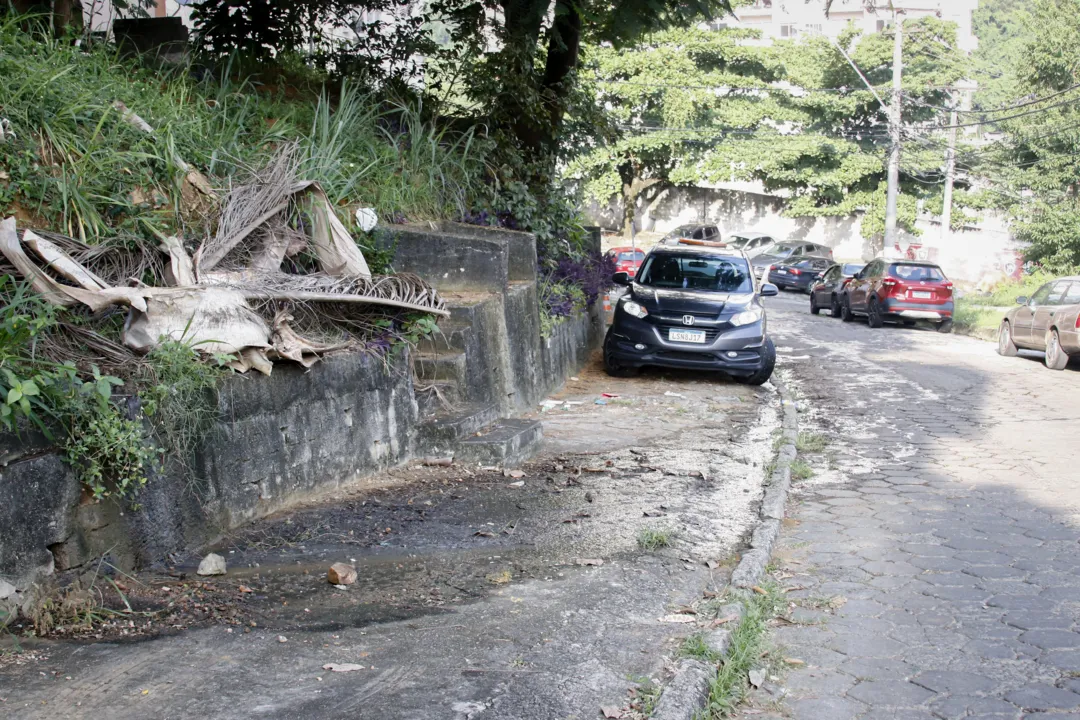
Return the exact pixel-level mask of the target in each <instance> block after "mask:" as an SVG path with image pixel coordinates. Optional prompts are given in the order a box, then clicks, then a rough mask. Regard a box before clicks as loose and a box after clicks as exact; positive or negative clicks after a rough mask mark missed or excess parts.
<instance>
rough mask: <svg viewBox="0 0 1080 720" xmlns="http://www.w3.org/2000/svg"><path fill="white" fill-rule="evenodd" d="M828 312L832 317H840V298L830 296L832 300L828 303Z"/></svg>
mask: <svg viewBox="0 0 1080 720" xmlns="http://www.w3.org/2000/svg"><path fill="white" fill-rule="evenodd" d="M829 314H831V315H832V316H833V317H834V318H838V317H840V299H839V298H838V297H836V296H835V295H833V296H832V300H831V301H830V303H829Z"/></svg>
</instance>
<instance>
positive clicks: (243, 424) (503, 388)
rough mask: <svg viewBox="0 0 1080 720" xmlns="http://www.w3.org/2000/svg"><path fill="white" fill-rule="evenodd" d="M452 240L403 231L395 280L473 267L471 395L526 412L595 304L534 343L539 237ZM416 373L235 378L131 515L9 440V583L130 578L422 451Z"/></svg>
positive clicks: (2, 467)
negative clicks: (79, 573)
mask: <svg viewBox="0 0 1080 720" xmlns="http://www.w3.org/2000/svg"><path fill="white" fill-rule="evenodd" d="M450 230H451V231H452V233H453V234H447V233H445V232H440V231H436V232H434V233H432V231H430V230H428V231H426V232H420V231H418V230H409V231H407V232H406V234H404V235H401V236H400V237H399V245H398V248H399V257H400V259H401V260H402V261H407V262H403V264H404V265H407V266H408V267H401V268H399V270H409V271H412V272H420V273H421V274H422V275H426V276H428V278H429V280H432V281H433V282H434V284H435V285H436V286H437V287H440V289H442V285H443V283H442V282H440V280H439V278H437V277H435V275H437V274H438V270H439V269H440V268H444V267H445V266H446V259H447V258H448V257H453V258H455V259H463V260H467V261H468V262H467V263H465V264H463V265H459V266H458V267H459V268H460V267H465V268H467V271H466V272H459V273H458V276H464V277H465V278H467V282H466V283H465V284H464V286H465V287H468V288H470V290H473V289H475V288H476V286H477V285H478V284H479V285H480V286H481V287H482V288H484V289H485V291H484V292H479V293H476V292H468V293H463V294H459V296H458V299H457V300H456V301H455V302H454V303H452V305H453V313H454V315H453V316H452V317H451V318H450V319H449V320H448V321H444V322H445V324H446V326H447V329H448V330H449V331H450V332H451V333H455V332H456V333H460V334H461V343H460V349H461V350H463V351H464V352H465V353H466V355H467V358H468V363H467V366H466V377H465V385H466V388H465V389H466V390H467V392H468V395H469V397H468V400H469V401H470V402H481V403H491V404H494V405H496V406H497V407H498V411H499V413H500V414H501V415H504V416H506V415H511V414H514V413H516V412H521V411H525V410H529V409H532V408H534V407H535V405H536V403H537V402H538V401H539V400H540V399H542V398H543V397H544V396H545V395H546V394H547V393H549V392H551V391H552V390H554V389H556V388H557V387H559V386H560V385H562V383H563V382H564V381H565V380H566V378H567V377H568V376H569V375H572V374H574V373H575V372H577V371H578V369H579V368H580V367H581V366H582V365H583V364H584V363H585V362H586V360H587V359H588V356H589V353H590V352H591V351H592V350H593V349H594V348H595V347H598V346H599V343H600V341H601V339H602V333H603V322H602V321H601V319H600V313H599V309H596V310H594V311H593V312H591V313H589V314H587V315H583V316H581V317H578V318H570V319H568V320H566V321H565V322H563V323H561V324H559V325H558V326H557V327H556V328H555V330H554V332H553V333H552V335H551V337H550V338H541V336H540V316H539V300H538V297H537V291H536V283H535V275H536V249H535V241H534V239H533V238H532V236H531V235H526V234H524V233H513V232H505V231H499V230H489V229H486V228H471V227H470V226H454V227H452V228H450ZM432 235H436V236H437V237H436V239H435V240H432ZM433 248H434V249H439V248H441V249H445V250H447V254H443V255H440V254H439V253H437V252H434V251H433ZM493 266H494V267H495V269H494V270H492V267H493ZM448 282H449V283H450V284H451V285H455V284H456V283H459V282H460V278H455V279H453V280H448ZM469 298H472V300H470V299H469ZM455 328H456V329H455ZM455 347H458V346H455ZM411 365H412V363H411V357H410V354H409V353H408V352H401V353H399V354H397V355H395V356H394V357H393V358H392V359H391V360H390V361H389V362H384V361H383V360H382V359H380V358H373V357H369V356H366V355H362V354H358V353H341V354H337V355H331V356H328V357H326V358H324V359H323V360H322V361H321V362H319V363H317V364H316V365H315V366H314V367H312V368H311V369H310V370H304V369H303V368H301V367H300V366H297V365H292V364H289V363H277V364H275V366H274V372H273V375H272V376H271V377H269V378H266V377H263V376H260V375H255V374H249V375H235V376H231V377H229V378H227V379H226V380H225V381H224V382H223V383H222V385H221V387H220V388H219V392H218V408H219V411H220V420H219V421H218V422H217V423H216V425H215V427H214V428H213V429H212V431H211V432H210V433H208V435H207V436H206V438H205V440H204V443H203V447H202V449H201V451H200V452H199V453H198V456H197V458H196V459H195V462H194V463H193V467H192V468H191V469H190V471H187V470H185V469H184V468H182V467H178V466H176V465H175V464H171V465H169V466H167V467H164V468H161V469H159V471H157V472H153V473H151V476H150V478H149V482H148V483H147V486H146V488H145V489H144V490H143V491H142V493H141V494H140V495H139V497H138V498H137V503H138V505H137V506H134V507H133V506H128V505H124V504H121V503H118V502H116V501H113V500H105V501H102V502H95V501H93V500H92V499H91V498H89V497H88V496H86V494H85V493H84V492H83V490H82V487H81V486H80V484H79V482H78V480H77V479H76V477H75V474H74V473H73V472H72V471H71V469H70V468H69V467H68V466H67V465H65V464H64V463H63V462H62V460H61V458H60V457H59V456H58V455H57V454H56V453H55V452H54V451H53V450H52V449H51V448H50V447H49V444H48V442H47V440H46V439H45V438H43V437H41V436H40V435H34V434H29V435H24V436H23V437H12V436H2V435H0V580H6V581H8V582H10V583H13V584H14V585H15V586H16V587H18V588H25V587H27V586H28V585H30V584H31V583H32V582H34V581H35V580H37V579H38V578H40V577H41V576H43V575H48V574H50V573H52V572H54V571H56V570H67V569H73V568H78V567H80V566H82V565H84V564H86V563H88V562H90V561H92V560H93V559H95V558H96V557H99V556H102V555H108V556H109V559H110V562H112V563H113V564H114V565H116V566H117V567H120V568H121V569H125V570H126V569H131V568H136V567H140V566H147V565H152V564H154V563H157V562H159V561H161V560H162V559H164V558H165V557H167V556H168V555H169V554H170V553H173V552H180V551H186V550H191V549H194V548H197V547H199V546H201V545H204V544H207V543H209V542H211V541H213V540H214V539H216V538H218V537H220V535H221V534H222V533H224V532H227V531H228V530H230V529H233V528H236V527H238V526H240V525H243V524H244V523H247V522H250V521H251V520H253V519H256V518H259V517H262V516H265V515H267V514H269V513H272V512H275V511H278V510H282V509H285V508H288V507H290V506H292V505H294V504H296V503H297V502H300V501H302V500H305V499H308V498H310V497H311V496H312V495H313V494H314V493H318V492H321V491H324V490H327V489H331V488H336V487H339V486H342V485H345V484H353V485H356V484H358V483H363V481H364V479H365V478H371V477H372V476H374V475H375V474H377V473H378V472H379V471H381V470H385V469H386V468H389V467H392V466H395V465H398V464H400V463H402V462H405V461H406V460H408V459H409V458H410V457H412V456H413V454H414V453H415V452H416V451H417V447H418V442H417V437H416V435H417V403H416V398H415V394H414V389H413V374H412V367H411ZM2 599H3V598H0V600H2Z"/></svg>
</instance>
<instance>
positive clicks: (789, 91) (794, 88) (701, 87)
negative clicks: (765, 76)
mask: <svg viewBox="0 0 1080 720" xmlns="http://www.w3.org/2000/svg"><path fill="white" fill-rule="evenodd" d="M594 80H595V81H596V82H599V83H604V84H608V85H631V86H636V87H648V88H668V89H673V90H728V91H734V90H748V91H749V90H753V91H759V90H760V91H764V92H782V93H787V94H789V95H790V94H794V93H797V92H806V93H810V92H832V93H863V92H867V90H863V89H860V88H858V87H854V86H852V87H839V88H807V87H801V86H798V85H792V86H791V87H790V88H780V87H775V86H772V85H766V86H761V87H739V86H736V85H679V84H674V83H646V82H637V81H635V80H605V79H603V78H600V77H596V78H594Z"/></svg>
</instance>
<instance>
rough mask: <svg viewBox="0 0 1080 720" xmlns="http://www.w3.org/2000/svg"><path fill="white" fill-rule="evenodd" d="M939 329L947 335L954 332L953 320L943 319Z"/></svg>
mask: <svg viewBox="0 0 1080 720" xmlns="http://www.w3.org/2000/svg"><path fill="white" fill-rule="evenodd" d="M937 331H938V332H939V333H945V334H946V335H947V334H949V333H951V332H952V320H942V321H941V322H939V323H938V326H937Z"/></svg>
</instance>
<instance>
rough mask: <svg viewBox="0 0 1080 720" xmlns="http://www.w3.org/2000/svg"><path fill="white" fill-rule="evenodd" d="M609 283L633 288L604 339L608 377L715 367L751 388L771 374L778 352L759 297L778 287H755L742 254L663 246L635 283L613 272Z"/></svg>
mask: <svg viewBox="0 0 1080 720" xmlns="http://www.w3.org/2000/svg"><path fill="white" fill-rule="evenodd" d="M684 242H685V243H692V242H695V241H684ZM613 281H614V282H615V283H616V284H618V285H624V286H628V287H629V288H630V290H629V292H627V293H626V294H625V295H624V296H623V297H622V298H620V299H619V301H618V305H617V306H616V307H615V319H614V321H613V322H612V325H611V328H610V329H608V333H607V337H606V338H604V368H605V369H606V370H607V372H608V374H610V375H614V376H617V377H625V376H628V375H632V374H633V373H634V372H636V371H637V370H638V369H639V368H642V367H644V366H646V365H652V366H660V367H672V368H687V369H702V370H720V371H722V372H725V373H727V374H728V375H730V376H732V377H733V378H735V379H736V380H738V381H740V382H746V383H750V384H752V385H761V384H762V383H764V382H766V381H767V380H768V379H769V377H770V376H771V375H772V371H773V367H774V366H775V364H776V348H775V347H774V346H773V341H772V340H771V339H769V338H768V337H767V335H766V322H765V309H764V308H763V307H762V305H761V296H770V295H776V294H777V293H778V292H779V290H778V289H777V288H776V286H775V285H769V284H766V285H762V286H761V287H760V288H758V287H757V285H756V283H755V280H754V276H753V273H752V272H751V270H750V263H749V262H748V261H747V259H746V256H745V255H744V254H743V253H742V252H741V251H739V250H735V249H733V248H731V247H728V246H726V245H723V244H721V243H713V244H708V245H706V244H696V245H691V244H679V245H661V246H657V247H655V248H653V250H652V252H650V253H649V255H648V256H647V257H646V258H645V261H644V262H643V263H642V265H641V269H640V270H639V271H638V273H637V276H636V277H635V278H634V279H631V278H630V277H629V276H628V275H627V274H626V273H616V274H615V276H614V278H613Z"/></svg>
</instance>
